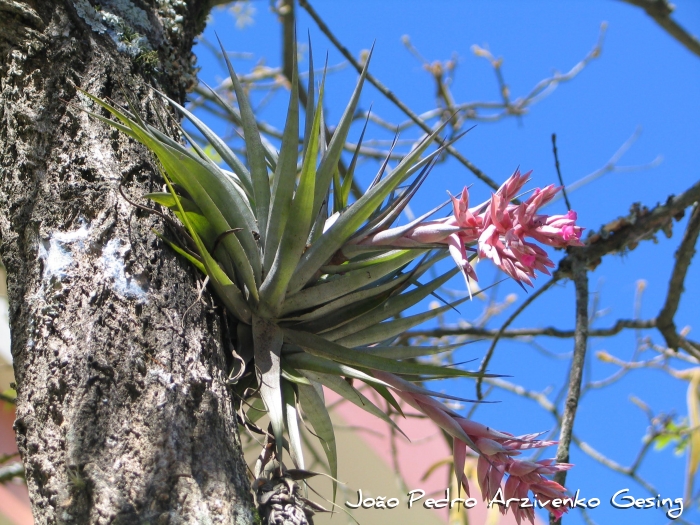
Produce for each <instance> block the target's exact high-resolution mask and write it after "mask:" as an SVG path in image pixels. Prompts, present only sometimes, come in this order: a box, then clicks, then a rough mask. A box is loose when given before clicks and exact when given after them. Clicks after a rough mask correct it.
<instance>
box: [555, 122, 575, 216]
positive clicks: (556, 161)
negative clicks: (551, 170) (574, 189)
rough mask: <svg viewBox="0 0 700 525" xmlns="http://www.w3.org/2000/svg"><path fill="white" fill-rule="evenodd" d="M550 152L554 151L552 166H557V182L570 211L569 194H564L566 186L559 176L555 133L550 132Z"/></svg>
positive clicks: (559, 169)
mask: <svg viewBox="0 0 700 525" xmlns="http://www.w3.org/2000/svg"><path fill="white" fill-rule="evenodd" d="M552 152H553V153H554V166H555V167H556V168H557V177H559V184H560V185H561V193H562V195H563V196H564V202H566V209H567V210H569V211H571V203H570V202H569V196H568V195H567V194H566V186H565V185H564V179H563V177H562V176H561V168H560V167H559V154H558V152H557V134H556V133H552Z"/></svg>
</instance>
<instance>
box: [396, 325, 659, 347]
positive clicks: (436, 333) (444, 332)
mask: <svg viewBox="0 0 700 525" xmlns="http://www.w3.org/2000/svg"><path fill="white" fill-rule="evenodd" d="M626 328H630V329H634V330H640V329H642V330H643V329H649V328H656V320H655V319H645V320H641V319H618V320H617V322H616V323H615V324H614V325H612V326H611V327H610V328H599V329H597V330H590V331H589V332H588V336H589V337H610V336H612V335H616V334H619V333H620V332H621V331H622V330H624V329H626ZM575 333H576V332H575V331H574V330H561V329H559V328H556V327H554V326H547V327H544V328H513V329H512V330H504V331H501V330H500V329H499V330H494V329H491V328H479V327H476V326H468V327H461V326H454V327H449V326H446V327H440V328H434V329H432V330H411V331H408V332H405V333H404V334H402V335H401V337H400V338H399V342H400V343H405V342H407V341H409V340H410V339H414V338H416V337H450V336H465V335H468V336H474V337H480V338H487V339H491V338H494V337H496V336H498V337H499V338H500V339H517V338H525V337H537V336H545V337H557V338H560V339H567V338H570V337H574V335H575Z"/></svg>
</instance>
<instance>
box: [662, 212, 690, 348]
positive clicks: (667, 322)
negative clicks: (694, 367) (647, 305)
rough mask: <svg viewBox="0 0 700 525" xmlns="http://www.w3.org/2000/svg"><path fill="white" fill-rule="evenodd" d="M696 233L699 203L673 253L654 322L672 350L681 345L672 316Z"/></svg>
mask: <svg viewBox="0 0 700 525" xmlns="http://www.w3.org/2000/svg"><path fill="white" fill-rule="evenodd" d="M698 234H700V205H698V204H695V206H694V208H693V211H692V213H691V215H690V219H689V220H688V226H687V228H686V230H685V234H684V235H683V239H682V240H681V244H680V246H679V247H678V251H677V252H676V254H675V257H676V264H675V265H674V266H673V273H672V274H671V280H670V281H669V283H668V292H667V294H666V302H665V303H664V306H663V308H661V312H659V316H658V317H657V319H656V324H657V326H658V328H659V331H660V332H661V334H662V335H663V336H664V339H665V340H666V344H667V345H668V346H669V347H670V348H673V349H674V350H677V349H678V347H679V346H681V345H683V343H682V342H681V337H679V335H678V332H677V331H676V324H675V322H674V321H673V318H674V317H675V315H676V311H677V310H678V305H679V304H680V301H681V295H682V294H683V292H684V291H685V288H684V282H685V276H686V274H687V273H688V266H690V262H691V261H692V259H693V257H694V256H695V244H696V243H697V240H698ZM695 352H696V353H697V352H700V348H696V349H695Z"/></svg>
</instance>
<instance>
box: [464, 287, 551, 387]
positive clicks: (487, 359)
mask: <svg viewBox="0 0 700 525" xmlns="http://www.w3.org/2000/svg"><path fill="white" fill-rule="evenodd" d="M557 281H558V277H557V274H554V275H553V276H552V278H551V279H550V280H549V281H547V282H546V283H545V284H544V286H542V288H540V289H539V290H537V291H536V292H535V293H533V294H532V295H531V296H529V297H528V298H527V299H525V301H523V304H521V305H520V306H519V307H518V309H517V310H515V312H513V313H512V314H511V316H510V317H509V318H508V319H507V320H506V322H505V323H503V326H501V328H500V329H499V330H498V333H497V334H496V336H495V337H494V338H493V341H492V342H491V346H490V347H489V350H488V352H486V355H485V356H484V359H483V360H482V361H481V365H480V366H479V374H480V375H479V377H478V378H477V380H476V396H477V398H478V399H480V400H481V399H483V395H482V392H481V385H482V383H483V374H484V373H485V372H486V369H487V368H488V366H489V362H490V361H491V358H492V357H493V353H494V352H495V350H496V345H497V344H498V340H499V339H500V338H501V335H502V334H503V333H504V332H505V331H506V329H507V328H508V327H509V326H510V324H511V323H512V322H513V321H515V319H516V317H518V316H519V315H520V314H521V312H522V311H523V310H525V308H527V307H528V306H530V304H532V302H533V301H534V300H535V299H537V298H538V297H539V296H540V295H542V294H543V293H544V292H546V291H547V290H549V289H550V288H551V287H552V285H553V284H554V283H556V282H557Z"/></svg>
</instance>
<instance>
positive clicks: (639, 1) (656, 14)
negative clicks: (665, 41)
mask: <svg viewBox="0 0 700 525" xmlns="http://www.w3.org/2000/svg"><path fill="white" fill-rule="evenodd" d="M622 1H623V2H627V3H628V4H631V5H635V6H637V7H641V8H642V9H644V11H646V13H647V14H648V15H649V16H650V17H651V18H653V19H654V21H655V22H656V23H657V24H659V25H660V26H661V27H662V28H663V29H664V30H665V31H666V32H667V33H668V34H669V35H671V36H672V37H673V38H675V39H676V40H677V41H678V42H680V43H681V44H683V45H684V46H685V48H686V49H687V50H688V51H690V52H691V53H694V54H695V55H697V56H699V57H700V40H698V38H697V37H696V36H694V35H691V34H690V33H688V31H686V30H685V29H684V28H683V27H682V26H681V25H680V24H678V22H676V21H675V20H673V19H672V18H671V13H673V9H674V6H673V5H671V4H669V3H668V2H667V0H622Z"/></svg>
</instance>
